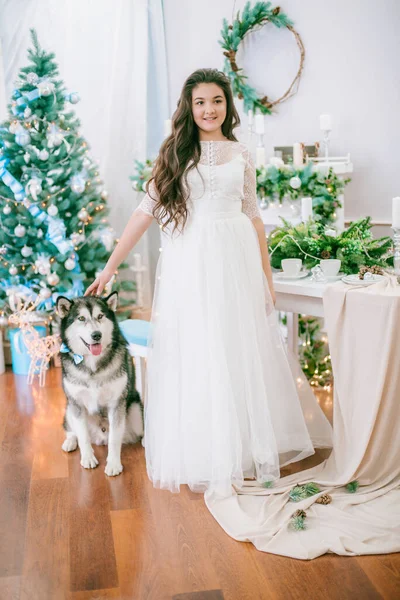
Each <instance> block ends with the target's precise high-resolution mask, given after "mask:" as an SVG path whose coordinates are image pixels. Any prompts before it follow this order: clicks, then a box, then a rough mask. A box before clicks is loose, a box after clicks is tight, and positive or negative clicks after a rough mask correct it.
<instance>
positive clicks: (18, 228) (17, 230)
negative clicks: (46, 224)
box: [14, 225, 26, 238]
mask: <svg viewBox="0 0 400 600" xmlns="http://www.w3.org/2000/svg"><path fill="white" fill-rule="evenodd" d="M25 234H26V227H24V226H23V225H17V226H16V228H15V229H14V235H16V236H17V237H19V238H22V237H24V235H25Z"/></svg>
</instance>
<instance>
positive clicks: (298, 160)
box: [293, 142, 303, 167]
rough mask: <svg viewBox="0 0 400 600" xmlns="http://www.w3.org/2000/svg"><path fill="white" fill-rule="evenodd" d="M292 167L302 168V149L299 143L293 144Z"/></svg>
mask: <svg viewBox="0 0 400 600" xmlns="http://www.w3.org/2000/svg"><path fill="white" fill-rule="evenodd" d="M293 166H294V167H302V166H303V148H302V145H301V144H300V143H299V142H296V143H295V144H293Z"/></svg>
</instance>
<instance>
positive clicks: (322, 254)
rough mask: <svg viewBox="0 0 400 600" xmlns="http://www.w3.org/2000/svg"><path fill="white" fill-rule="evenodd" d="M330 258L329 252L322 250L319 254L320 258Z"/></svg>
mask: <svg viewBox="0 0 400 600" xmlns="http://www.w3.org/2000/svg"><path fill="white" fill-rule="evenodd" d="M330 257H331V253H330V252H329V250H322V252H321V258H324V259H327V258H330Z"/></svg>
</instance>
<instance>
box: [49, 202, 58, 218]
mask: <svg viewBox="0 0 400 600" xmlns="http://www.w3.org/2000/svg"><path fill="white" fill-rule="evenodd" d="M47 212H48V214H49V215H50V216H51V217H55V216H56V215H57V214H58V208H57V206H56V205H55V204H50V206H49V208H48V209H47Z"/></svg>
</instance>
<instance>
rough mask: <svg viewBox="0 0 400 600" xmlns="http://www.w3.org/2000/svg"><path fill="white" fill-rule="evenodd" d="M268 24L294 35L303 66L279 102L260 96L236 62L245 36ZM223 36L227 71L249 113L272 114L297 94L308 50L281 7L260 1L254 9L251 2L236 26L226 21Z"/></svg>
mask: <svg viewBox="0 0 400 600" xmlns="http://www.w3.org/2000/svg"><path fill="white" fill-rule="evenodd" d="M267 23H271V24H272V25H275V26H276V27H278V28H280V29H282V28H286V29H288V30H289V31H290V32H291V33H292V34H293V35H294V37H295V40H296V43H297V46H298V48H299V51H300V65H299V68H298V71H297V73H296V76H295V78H294V79H293V81H292V83H291V84H290V86H289V88H288V89H287V90H286V92H285V93H284V94H283V95H282V96H281V97H280V98H278V99H277V100H271V99H270V98H268V96H266V95H265V96H262V97H260V96H259V95H258V93H257V91H256V90H255V89H254V88H253V87H251V86H250V85H249V84H248V83H247V81H246V80H247V76H246V75H245V74H244V72H243V69H242V68H240V67H239V66H238V65H237V62H236V54H237V51H238V49H239V46H240V44H241V43H242V42H243V40H244V39H245V37H246V36H247V35H249V33H251V32H254V31H257V30H259V29H261V28H262V27H263V26H264V25H265V24H267ZM221 37H222V39H221V40H219V42H218V43H219V44H220V46H222V48H223V49H224V53H223V54H224V56H225V57H226V58H225V64H224V72H225V73H226V74H227V75H228V77H229V78H230V80H231V84H232V91H233V94H234V95H235V96H237V97H238V98H239V99H240V100H243V104H244V110H245V111H246V112H247V111H249V110H253V111H254V112H256V109H258V110H259V111H260V112H261V113H262V114H268V115H269V114H271V113H272V109H273V107H274V106H277V105H278V104H281V103H282V102H284V101H285V100H288V98H290V97H291V96H293V95H294V94H295V93H296V92H297V89H298V86H299V82H300V77H301V74H302V71H303V66H304V57H305V50H304V46H303V42H302V41H301V37H300V35H299V34H298V33H297V31H295V29H294V28H293V22H292V21H291V20H290V19H289V17H288V16H287V15H285V13H283V12H282V11H281V9H280V7H279V6H276V7H272V5H271V2H256V3H255V5H254V6H251V3H250V2H247V3H246V5H245V7H244V9H243V12H242V15H241V16H240V11H238V13H237V16H236V19H234V20H233V21H232V24H230V25H229V24H228V21H227V20H226V19H224V20H223V27H222V30H221Z"/></svg>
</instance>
